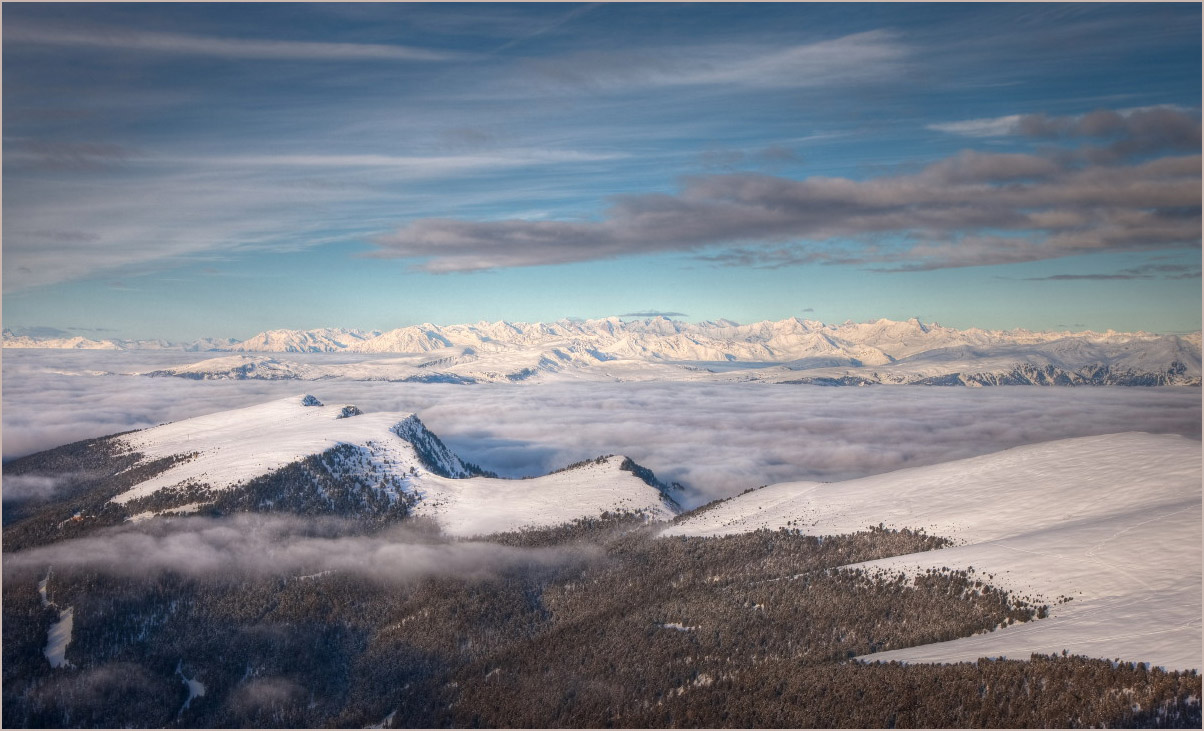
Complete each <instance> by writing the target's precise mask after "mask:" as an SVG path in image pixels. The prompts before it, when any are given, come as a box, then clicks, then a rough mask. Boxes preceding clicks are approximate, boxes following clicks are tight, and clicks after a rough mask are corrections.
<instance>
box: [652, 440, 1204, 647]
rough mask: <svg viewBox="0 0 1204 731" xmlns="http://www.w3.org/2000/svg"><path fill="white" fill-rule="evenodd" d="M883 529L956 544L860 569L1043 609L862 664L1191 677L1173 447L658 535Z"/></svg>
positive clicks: (764, 511) (843, 497) (700, 518)
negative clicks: (1112, 666) (1007, 660)
mask: <svg viewBox="0 0 1204 731" xmlns="http://www.w3.org/2000/svg"><path fill="white" fill-rule="evenodd" d="M879 523H883V524H885V525H886V526H887V527H894V528H921V529H924V530H926V531H927V532H928V533H929V534H933V535H940V536H945V537H948V538H951V539H953V540H954V541H955V542H956V543H957V544H958V545H957V546H955V547H953V548H946V549H943V550H940V551H934V552H931V553H924V554H912V555H909V556H900V557H895V558H890V559H883V560H880V561H873V562H869V563H866V564H861V566H863V567H865V568H867V569H869V570H871V571H877V570H883V571H887V572H898V571H904V572H909V573H914V572H923V571H925V570H927V569H928V568H938V569H939V568H941V567H944V566H948V567H955V568H963V569H965V568H968V567H971V566H972V567H974V569H975V570H976V571H977V573H978V574H979V575H980V576H982V575H987V576H990V577H991V578H990V583H992V584H995V585H998V586H1001V587H1003V588H1006V589H1009V590H1012V591H1015V592H1017V593H1018V594H1019V595H1021V596H1029V597H1032V598H1033V599H1034V600H1036V601H1037V602H1038V603H1048V604H1049V605H1050V607H1051V608H1050V617H1049V618H1047V619H1041V620H1037V621H1034V622H1030V623H1027V624H1021V625H1014V626H1011V627H1008V628H1006V629H1001V630H997V631H996V632H993V633H989V634H986V635H979V636H975V637H969V638H963V639H960V640H954V641H951V642H946V643H939V644H935V645H928V646H924V647H917V648H909V649H905V650H896V651H892V652H886V653H880V654H876V655H873V656H871V658H870V659H876V660H891V659H895V660H911V661H935V662H956V661H963V660H974V659H977V658H978V657H982V656H1007V657H1012V658H1017V659H1027V658H1028V656H1029V655H1030V654H1031V653H1033V652H1039V653H1047V654H1056V653H1060V652H1061V651H1062V650H1063V649H1067V650H1069V651H1070V652H1072V653H1079V654H1085V655H1091V656H1095V657H1108V658H1117V657H1119V658H1121V659H1124V660H1128V661H1141V662H1152V663H1154V664H1155V665H1161V666H1164V667H1168V668H1182V669H1188V668H1197V669H1198V668H1199V667H1200V658H1201V621H1200V620H1201V600H1200V597H1201V546H1200V523H1201V453H1200V444H1199V442H1197V441H1193V440H1190V439H1186V438H1184V437H1178V436H1169V435H1151V434H1143V433H1126V434H1111V435H1107V436H1099V437H1085V438H1079V439H1068V440H1061V441H1055V442H1046V443H1044V444H1036V445H1030V446H1025V447H1017V448H1015V449H1010V450H1006V451H1004V452H999V453H996V454H991V455H986V456H983V457H975V458H971V459H965V460H958V461H955V462H948V463H945V464H940V465H934V466H930V467H920V468H915V469H908V470H900V471H898V472H893V473H888V474H884V475H875V476H872V477H866V478H862V479H858V480H850V481H847V482H840V483H831V484H820V483H782V484H778V485H771V486H769V487H766V488H762V489H760V490H757V491H754V492H751V493H747V494H745V495H741V496H738V497H735V498H732V499H730V500H728V501H726V502H722V503H719V504H716V505H714V506H713V507H711V508H709V509H707V510H706V511H703V512H700V513H699V514H698V515H693V516H689V517H687V518H685V519H684V520H682V521H681V522H680V523H679V524H677V525H674V526H672V527H670V528H669V529H667V530H666V531H665V532H664V535H722V534H730V533H738V532H744V531H750V530H756V529H758V528H769V529H776V528H782V527H788V528H798V529H799V530H801V531H803V532H804V533H808V534H812V535H834V534H840V533H848V532H853V531H858V530H864V529H866V528H867V527H870V526H874V525H878V524H879ZM1063 597H1068V598H1070V601H1068V602H1065V601H1062V598H1063ZM1059 602H1061V603H1059Z"/></svg>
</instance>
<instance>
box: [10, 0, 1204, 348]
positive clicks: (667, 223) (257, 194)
mask: <svg viewBox="0 0 1204 731" xmlns="http://www.w3.org/2000/svg"><path fill="white" fill-rule="evenodd" d="M1200 27H1201V9H1200V6H1199V5H1198V4H1191V3H1186V4H1150V3H1141V4H1134V5H1127V4H1106V5H1091V4H1072V5H1054V4H1010V5H988V4H964V5H961V4H933V5H921V4H882V5H874V4H866V5H860V4H764V5H761V4H741V3H737V4H689V5H679V4H668V3H664V4H662V3H657V4H627V3H624V4H543V3H540V4H507V3H491V4H483V5H469V4H431V5H424V4H387V3H386V4H355V3H335V4H275V3H273V4H102V3H98V4H93V3H89V4H79V5H74V4H61V3H46V4H42V3H5V4H4V6H3V64H4V85H3V134H4V138H3V174H4V186H3V213H4V216H3V325H4V327H6V328H12V329H14V330H16V331H18V332H39V333H51V332H58V331H62V332H67V333H72V334H80V335H85V336H88V337H95V338H101V337H116V338H166V339H170V340H186V339H192V338H199V337H238V338H247V337H250V336H252V335H253V334H255V333H257V332H260V331H263V330H267V329H272V328H316V327H352V328H362V329H368V330H371V329H380V330H387V329H391V328H395V327H402V326H405V325H410V324H418V323H422V322H432V323H436V324H444V325H446V324H453V323H459V322H477V321H480V320H488V321H495V320H500V319H505V320H522V321H549V320H556V319H560V318H565V317H569V318H593V317H606V316H612V315H619V316H637V315H644V316H646V315H648V314H654V313H676V314H675V315H674V316H676V317H680V318H683V319H687V320H691V321H702V320H708V319H718V318H728V319H731V320H735V321H738V322H754V321H758V320H779V319H784V318H787V317H791V316H800V317H807V318H811V319H818V320H822V321H825V322H829V323H838V322H843V321H845V320H855V321H864V320H871V319H877V318H879V317H887V318H891V319H906V318H909V317H919V318H921V319H922V320H924V321H925V322H932V321H935V322H939V323H941V324H943V325H948V326H953V327H963V328H964V327H983V328H998V329H1008V328H1015V327H1026V328H1030V329H1037V330H1047V329H1057V330H1063V329H1075V330H1082V329H1093V330H1100V331H1102V330H1107V329H1116V330H1122V331H1131V330H1146V331H1151V332H1168V333H1171V332H1188V331H1196V330H1199V329H1200V326H1201V325H1200V321H1201V316H1200V315H1201V309H1200V303H1201V286H1200V262H1201V259H1200V228H1201V223H1200V221H1201V219H1200V196H1201V187H1200V180H1201V165H1200V149H1201V148H1200V89H1201V72H1200V58H1201V40H1200Z"/></svg>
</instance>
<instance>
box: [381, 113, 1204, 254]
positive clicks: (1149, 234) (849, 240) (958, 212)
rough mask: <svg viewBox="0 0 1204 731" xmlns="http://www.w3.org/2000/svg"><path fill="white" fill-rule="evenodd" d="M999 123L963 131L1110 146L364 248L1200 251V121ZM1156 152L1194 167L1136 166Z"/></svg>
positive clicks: (713, 195)
mask: <svg viewBox="0 0 1204 731" xmlns="http://www.w3.org/2000/svg"><path fill="white" fill-rule="evenodd" d="M1008 120H1009V121H1008V122H1007V123H1006V124H1003V123H1000V122H999V121H998V120H986V121H983V120H979V121H977V122H975V123H974V124H975V125H977V127H975V128H976V129H977V128H983V129H990V130H992V134H994V133H995V131H997V130H1005V131H1006V130H1012V129H1015V130H1016V131H1017V132H1018V133H1023V134H1027V135H1029V136H1034V137H1051V138H1052V137H1069V138H1074V139H1080V138H1092V139H1106V140H1111V142H1110V143H1108V144H1106V145H1104V146H1090V145H1088V146H1083V147H1080V148H1077V149H1074V150H1066V149H1062V148H1058V149H1049V150H1039V151H1036V152H1025V153H989V152H978V151H972V150H965V151H962V152H960V153H958V154H957V155H955V156H952V157H948V158H945V159H942V160H938V161H936V162H933V163H930V164H928V165H927V166H925V167H924V168H922V169H921V170H919V171H918V172H914V173H900V174H893V175H883V176H879V177H872V178H867V179H864V180H853V179H850V178H837V177H809V178H805V179H802V180H796V179H792V178H784V177H777V176H770V175H761V174H750V173H737V174H728V175H709V176H699V177H693V178H687V179H686V181H685V183H684V186H683V187H682V189H681V190H680V191H679V192H677V193H675V194H666V193H648V194H637V195H618V196H614V197H613V198H612V199H611V204H610V207H609V208H608V209H607V210H606V211H605V213H604V214H603V216H602V217H601V219H600V220H597V221H563V220H561V221H549V220H520V219H507V220H492V221H469V220H460V219H450V218H423V219H418V220H416V221H413V222H411V223H409V224H407V225H406V226H404V227H403V228H401V229H400V230H398V231H396V232H394V233H392V234H389V235H386V236H381V237H379V238H377V239H376V244H377V245H378V246H379V249H380V250H379V252H378V254H377V255H378V256H382V257H398V258H408V259H417V260H421V262H420V263H419V264H418V266H419V268H421V269H423V270H426V271H430V272H453V271H472V270H482V269H498V268H505V267H520V266H536V265H545V264H561V263H567V262H578V261H587V260H595V259H612V258H617V257H622V256H630V255H636V254H649V253H667V252H699V251H704V250H708V249H714V248H715V247H729V248H727V249H725V250H723V251H720V252H718V253H709V254H707V255H706V258H708V259H709V260H711V261H713V262H717V263H722V264H736V265H744V266H749V265H753V266H780V265H786V264H799V263H808V262H821V263H843V264H850V263H851V264H861V265H870V266H875V267H878V268H882V269H886V270H891V271H904V270H925V269H938V268H946V267H966V266H981V265H988V264H1007V263H1015V262H1025V261H1035V260H1041V259H1051V258H1057V257H1064V256H1071V255H1076V254H1086V253H1094V252H1109V251H1141V250H1151V249H1166V248H1186V247H1193V246H1199V242H1200V195H1201V187H1200V171H1201V167H1200V155H1199V154H1198V151H1199V145H1200V122H1199V121H1198V120H1196V119H1194V118H1193V117H1191V116H1189V115H1187V114H1185V113H1184V112H1180V111H1177V110H1173V109H1166V108H1158V109H1152V110H1146V111H1140V112H1133V113H1130V114H1128V115H1122V114H1119V113H1117V112H1110V111H1102V112H1097V113H1094V114H1090V115H1087V116H1085V117H1082V118H1075V119H1073V120H1070V119H1064V118H1049V117H1044V116H1036V115H1032V116H1028V117H1017V118H1015V119H1014V120H1013V119H1012V118H1008ZM962 124H963V125H965V124H970V123H962ZM945 129H946V130H947V131H961V133H963V134H965V133H967V132H966V131H965V129H962V128H954V129H949V125H946V126H945ZM966 129H969V128H966ZM1168 151H1170V152H1179V153H1181V152H1188V151H1195V152H1196V153H1197V154H1179V155H1167V156H1164V157H1155V158H1152V159H1149V158H1148V157H1145V156H1148V155H1149V154H1152V153H1163V152H1168ZM731 247H735V248H731Z"/></svg>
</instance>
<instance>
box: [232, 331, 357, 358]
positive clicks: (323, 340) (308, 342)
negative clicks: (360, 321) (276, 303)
mask: <svg viewBox="0 0 1204 731" xmlns="http://www.w3.org/2000/svg"><path fill="white" fill-rule="evenodd" d="M379 334H380V333H378V332H370V333H366V332H364V331H362V330H347V329H344V328H332V327H326V328H321V329H318V330H268V331H267V332H262V333H259V334H258V335H255V336H254V337H251V338H248V339H246V340H244V341H242V342H241V343H238V344H236V345H232V346H230V348H229V350H236V351H247V352H257V353H330V352H335V351H340V350H348V349H350V348H352V347H354V346H355V345H357V344H359V343H362V342H364V341H365V340H369V339H371V338H374V337H376V336H377V335H379Z"/></svg>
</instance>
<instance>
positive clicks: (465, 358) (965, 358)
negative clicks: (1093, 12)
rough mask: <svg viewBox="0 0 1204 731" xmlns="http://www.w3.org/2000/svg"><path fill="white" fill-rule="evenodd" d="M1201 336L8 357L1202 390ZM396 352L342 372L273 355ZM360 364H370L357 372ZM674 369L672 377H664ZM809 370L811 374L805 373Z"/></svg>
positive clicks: (592, 336) (826, 336) (448, 339)
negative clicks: (181, 357)
mask: <svg viewBox="0 0 1204 731" xmlns="http://www.w3.org/2000/svg"><path fill="white" fill-rule="evenodd" d="M1200 343H1201V334H1200V333H1199V332H1196V333H1190V334H1187V335H1158V334H1152V333H1146V332H1134V333H1120V332H1115V331H1111V330H1109V331H1107V332H1103V333H1099V332H1092V331H1086V332H1077V333H1072V332H1035V331H1031V330H1025V329H1015V330H983V329H979V328H970V329H967V330H958V329H955V328H949V327H944V326H942V325H939V324H937V323H924V322H921V321H920V320H919V319H916V318H912V319H910V320H906V321H903V322H898V321H892V320H886V319H880V320H877V321H874V322H864V323H861V322H845V323H842V324H840V325H828V324H825V323H823V322H820V321H817V320H803V319H799V318H788V319H786V320H780V321H776V322H771V321H764V322H756V323H752V324H748V325H740V324H737V323H734V322H732V321H730V320H719V321H713V322H712V321H708V322H701V323H687V322H682V321H679V320H672V319H669V318H667V317H654V318H648V319H643V320H627V321H624V320H622V319H620V318H618V317H609V318H604V319H597V320H558V321H556V322H550V323H541V322H536V323H523V322H506V321H499V322H493V323H489V322H479V323H476V324H460V325H446V326H440V325H434V324H431V323H423V324H421V325H411V326H407V327H403V328H397V329H394V330H389V331H387V332H377V331H371V332H367V331H362V330H348V329H342V328H322V329H317V330H271V331H267V332H263V333H260V334H258V335H256V336H254V337H252V338H249V339H247V340H244V341H241V342H223V341H214V340H206V341H197V342H195V343H190V344H184V345H172V344H168V343H164V342H162V341H111V340H106V341H96V340H87V339H85V338H78V337H75V338H48V339H37V338H30V337H27V336H17V335H15V334H12V333H11V332H10V331H5V339H4V345H5V347H18V348H19V347H25V348H28V347H44V348H73V349H109V350H138V349H148V348H151V349H159V350H162V349H169V348H174V349H179V350H188V351H192V352H197V351H202V350H207V351H211V352H224V353H238V354H244V355H233V356H224V357H220V358H214V359H210V360H207V361H202V362H200V363H192V364H186V365H181V366H178V367H176V368H174V369H161V370H159V371H154V372H152V373H147V374H145V375H174V376H182V377H187V378H202V379H210V378H234V379H246V378H272V379H279V378H296V379H302V380H307V379H311V378H319V377H325V378H329V377H348V378H357V379H364V380H397V381H419V382H432V381H433V382H450V383H476V382H507V381H509V382H515V381H527V380H531V379H536V380H539V379H541V378H546V377H549V376H557V377H560V376H562V375H564V374H577V375H579V376H582V377H587V378H603V379H607V380H658V379H663V378H671V379H675V380H682V379H685V380H690V379H696V378H710V377H712V376H714V377H715V378H716V379H719V380H724V379H733V378H734V379H736V380H756V381H769V382H781V383H799V382H801V383H818V384H822V385H868V384H875V383H883V384H911V383H916V384H924V385H968V386H985V385H1011V384H1032V385H1079V384H1094V385H1199V383H1200ZM278 353H356V354H397V355H408V356H412V357H411V358H408V359H407V358H393V359H390V360H388V361H380V362H378V363H376V364H373V363H361V364H357V366H346V367H343V366H338V367H333V368H332V367H331V366H326V365H320V364H312V363H304V364H302V363H288V362H285V361H281V360H280V359H278V358H275V357H266V355H267V354H278ZM358 366H362V367H358ZM661 366H665V367H661ZM800 372H805V373H800Z"/></svg>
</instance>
